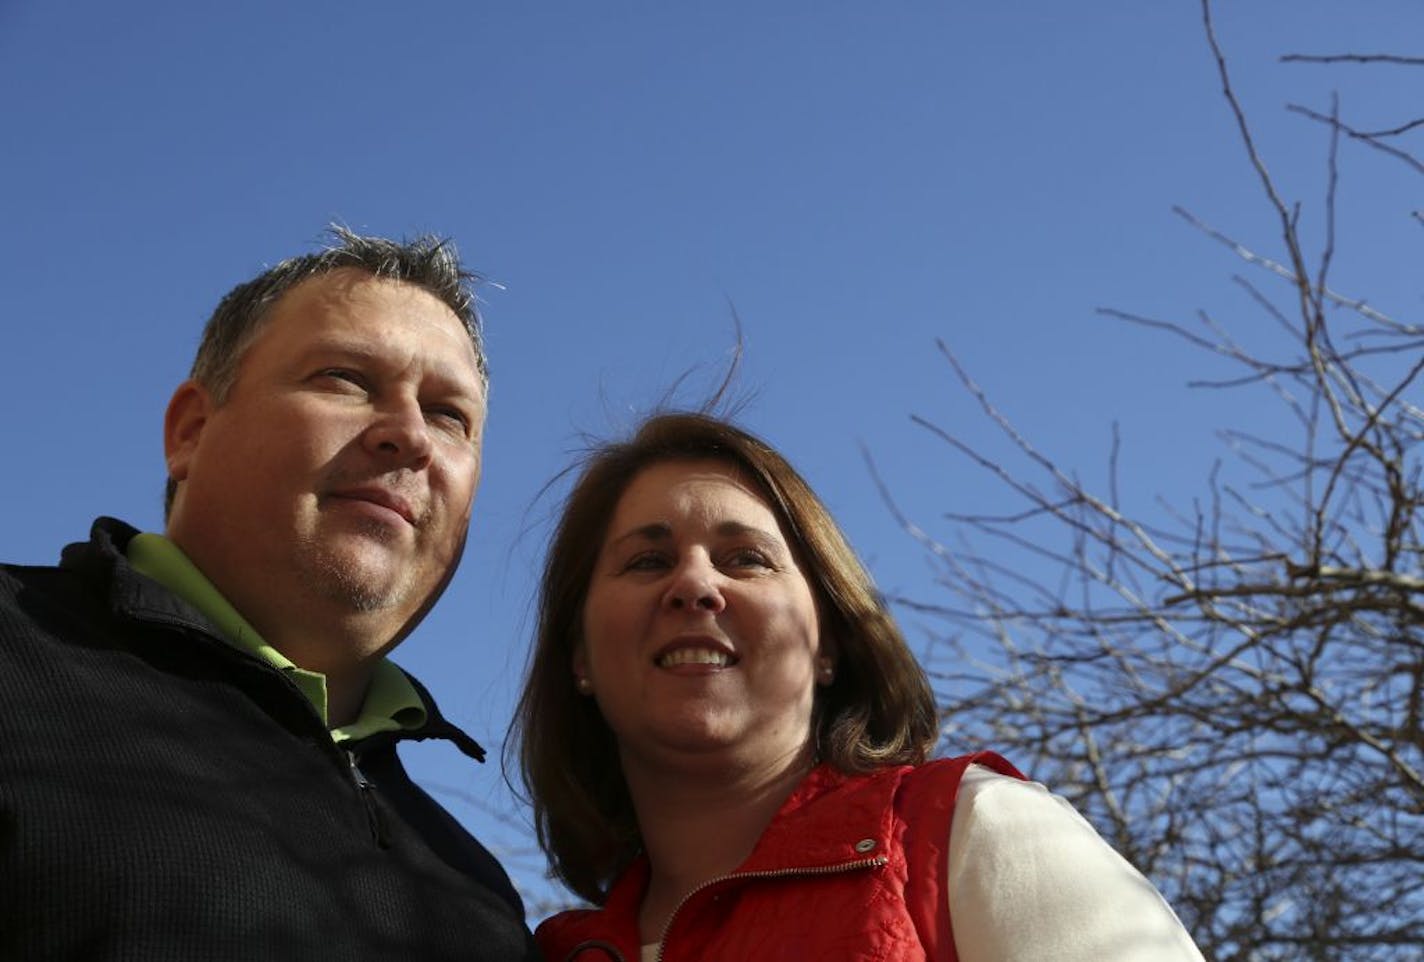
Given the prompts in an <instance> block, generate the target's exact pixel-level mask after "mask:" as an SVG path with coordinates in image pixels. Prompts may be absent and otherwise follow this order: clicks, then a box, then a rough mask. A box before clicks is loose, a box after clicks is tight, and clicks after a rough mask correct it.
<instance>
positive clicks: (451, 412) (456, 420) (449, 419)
mask: <svg viewBox="0 0 1424 962" xmlns="http://www.w3.org/2000/svg"><path fill="white" fill-rule="evenodd" d="M426 414H427V415H429V417H430V418H431V419H432V420H437V421H439V422H441V423H442V424H445V425H448V426H449V427H450V428H451V429H453V430H457V431H459V432H460V433H461V434H466V433H468V431H469V429H470V419H469V418H468V417H466V416H465V412H464V411H461V410H460V409H459V408H451V407H433V408H427V409H426Z"/></svg>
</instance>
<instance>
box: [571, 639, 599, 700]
mask: <svg viewBox="0 0 1424 962" xmlns="http://www.w3.org/2000/svg"><path fill="white" fill-rule="evenodd" d="M570 663H571V667H572V668H573V673H574V687H575V688H577V689H578V690H579V694H581V695H592V694H593V681H592V679H590V678H589V677H588V658H587V657H586V656H585V653H584V649H583V644H582V643H579V645H578V646H576V647H575V648H574V656H573V658H572V659H571V660H570Z"/></svg>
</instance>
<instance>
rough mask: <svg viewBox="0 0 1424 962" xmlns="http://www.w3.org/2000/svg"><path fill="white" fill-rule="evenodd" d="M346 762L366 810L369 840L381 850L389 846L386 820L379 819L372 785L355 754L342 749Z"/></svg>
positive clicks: (379, 810) (379, 813)
mask: <svg viewBox="0 0 1424 962" xmlns="http://www.w3.org/2000/svg"><path fill="white" fill-rule="evenodd" d="M344 751H345V752H346V760H347V761H348V762H349V763H350V765H351V780H352V781H354V782H355V783H356V790H357V793H358V794H359V795H360V796H361V802H362V804H363V805H364V806H365V808H366V825H367V827H368V828H370V830H371V838H372V839H373V840H374V841H375V843H376V844H377V845H379V846H380V847H381V848H386V847H387V846H388V845H389V844H390V839H389V838H387V837H386V820H385V819H384V818H382V817H381V809H380V807H379V805H377V803H376V797H375V792H374V791H373V789H374V788H375V786H374V785H372V784H371V780H370V779H369V778H367V777H366V773H365V772H363V771H361V766H360V764H359V763H358V762H357V760H356V753H355V752H353V751H351V750H349V749H344Z"/></svg>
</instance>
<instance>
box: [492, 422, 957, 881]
mask: <svg viewBox="0 0 1424 962" xmlns="http://www.w3.org/2000/svg"><path fill="white" fill-rule="evenodd" d="M701 459H711V460H718V461H724V462H726V463H727V464H729V465H732V466H735V467H736V468H738V469H739V470H741V471H743V472H745V474H746V476H747V477H748V478H749V479H751V480H752V481H754V482H755V483H756V485H757V487H758V488H760V490H761V494H762V496H763V497H764V498H765V499H766V501H767V504H768V505H769V506H770V507H771V509H772V511H773V513H774V514H775V515H776V517H777V520H778V521H779V522H780V523H781V525H782V527H783V529H784V531H785V534H786V536H787V538H789V539H790V541H791V548H792V550H793V551H794V552H795V553H796V556H797V560H798V562H799V563H800V564H801V567H802V571H803V573H804V574H805V576H806V579H807V581H808V582H809V583H810V584H811V587H812V590H813V591H814V592H815V595H816V603H817V606H818V610H819V612H820V616H821V625H822V631H823V632H825V633H826V634H827V636H828V637H830V638H832V639H834V642H835V646H836V652H837V655H838V658H837V668H836V677H835V681H834V682H833V683H832V684H831V685H830V686H828V687H825V688H821V689H819V690H818V692H817V696H816V713H815V719H814V724H815V728H816V730H815V738H816V747H817V752H818V754H819V756H820V759H821V760H822V761H823V762H829V763H830V764H832V765H834V766H835V767H836V768H839V769H840V770H842V771H845V772H865V771H869V770H871V769H874V768H877V767H880V766H883V765H896V764H912V765H913V764H919V763H920V762H922V761H924V760H925V757H926V756H927V754H928V753H929V750H930V749H931V748H932V747H933V746H934V743H935V741H936V737H937V724H936V715H935V704H934V695H933V693H932V692H931V691H930V686H929V681H928V679H927V678H926V677H925V673H924V670H923V669H922V668H921V667H920V665H919V663H918V662H916V661H915V658H914V656H913V655H912V654H911V653H910V650H909V648H908V647H907V646H906V645H905V641H904V639H903V638H902V637H901V635H900V630H899V628H898V627H897V626H896V624H895V622H894V620H893V619H892V618H891V617H890V614H889V612H888V611H886V609H885V606H884V604H883V602H882V601H881V600H880V598H879V596H878V595H877V593H876V591H875V588H874V586H873V584H872V583H871V580H870V576H869V575H868V574H867V573H866V571H865V568H864V566H862V565H861V563H860V561H859V559H857V558H856V556H855V553H854V552H853V551H852V550H851V548H850V545H849V544H847V542H846V539H845V536H844V535H843V534H841V531H840V528H839V527H838V526H837V525H836V523H835V521H834V520H832V518H831V516H830V513H829V512H827V511H826V508H825V505H823V504H822V503H821V501H820V499H819V498H817V497H816V495H815V493H814V492H813V491H812V490H811V488H810V486H809V485H807V484H806V482H805V480H804V479H802V477H801V475H800V474H798V473H797V472H796V469H795V468H793V467H791V465H790V464H789V463H788V462H787V461H786V459H785V458H783V457H782V456H781V455H780V454H778V453H777V452H776V451H775V450H774V449H772V448H771V447H770V446H769V445H767V444H766V443H765V442H763V441H761V440H760V439H758V438H756V437H754V436H753V435H751V434H749V433H747V432H746V431H743V430H741V429H740V428H738V427H735V426H733V425H732V424H730V423H728V422H726V421H724V420H721V419H719V418H715V417H711V416H709V415H706V414H692V413H668V414H659V415H655V416H653V417H651V418H649V419H647V420H646V421H644V422H643V424H642V425H641V426H640V427H639V428H638V430H637V431H636V432H635V433H634V435H633V437H632V438H631V439H629V440H627V441H622V442H613V443H609V444H605V445H602V446H600V447H598V448H595V449H594V450H593V451H592V452H591V453H590V454H589V455H588V456H587V457H586V458H585V460H584V461H583V467H582V471H581V472H580V474H579V476H578V479H577V480H576V481H575V482H574V486H573V489H572V491H571V492H570V493H569V496H568V499H567V501H566V502H565V504H564V511H563V515H562V517H561V519H560V521H559V526H558V529H557V530H556V532H555V534H554V539H553V542H552V543H551V544H550V546H549V553H548V556H547V558H546V559H545V563H544V575H543V579H542V582H541V586H540V594H539V605H538V612H539V622H538V633H537V636H536V638H535V642H534V649H533V652H532V653H531V655H530V662H529V671H528V676H527V678H526V680H525V684H524V692H523V694H522V695H521V696H520V700H519V706H518V709H517V710H516V713H515V718H514V723H513V726H512V734H514V735H515V736H516V737H517V741H518V745H519V760H520V766H521V773H522V776H523V782H524V787H525V789H526V791H527V792H528V795H529V798H530V800H531V801H532V803H533V806H534V822H535V827H536V828H537V830H538V834H539V844H540V845H541V846H542V847H543V849H544V851H545V852H546V853H547V854H548V856H549V858H550V859H551V861H552V863H553V869H554V873H555V874H556V875H557V876H558V877H559V878H560V879H562V880H563V882H564V883H565V884H566V885H567V886H568V887H569V888H570V889H572V890H573V891H574V892H575V893H576V894H578V895H579V896H581V897H583V898H585V899H587V900H588V901H590V902H593V903H595V904H602V902H603V900H604V898H605V897H606V895H607V893H608V888H609V886H610V885H611V884H612V882H613V880H614V879H615V878H616V877H617V875H618V873H619V872H620V871H622V869H623V868H624V867H626V866H627V864H628V863H629V862H630V861H631V860H632V859H633V857H634V856H635V855H637V853H638V851H639V849H640V848H641V843H640V841H639V836H638V825H637V821H636V818H635V816H634V811H633V803H632V800H631V799H630V798H629V796H628V790H627V786H626V784H625V783H624V779H623V771H622V767H621V765H620V763H619V755H618V745H617V743H616V741H615V739H614V736H613V733H612V732H611V731H610V730H609V728H608V726H607V724H605V722H604V721H603V717H602V716H601V715H600V714H599V711H598V706H597V704H596V703H595V701H594V700H593V699H592V698H589V697H586V696H584V695H581V694H580V693H579V692H578V691H577V690H576V689H575V687H574V675H573V667H572V666H573V655H574V650H575V648H576V646H577V645H578V644H579V642H580V639H581V635H582V629H583V608H584V601H585V599H586V597H587V594H588V587H589V583H590V581H591V580H592V577H593V570H594V565H595V563H596V561H597V559H598V555H599V552H600V551H601V550H602V547H603V541H604V537H605V535H606V533H607V526H608V522H609V519H610V518H612V516H613V512H614V509H615V508H616V506H617V504H618V501H619V499H620V498H622V496H623V492H624V491H625V490H626V489H627V488H628V485H629V484H630V483H631V482H632V481H633V479H634V478H635V477H636V476H637V475H638V474H639V473H640V472H641V471H643V470H644V469H645V468H647V467H649V466H651V465H653V464H658V463H662V462H666V461H681V460H701ZM513 741H514V740H511V744H512V743H513Z"/></svg>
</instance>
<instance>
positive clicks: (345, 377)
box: [316, 367, 366, 388]
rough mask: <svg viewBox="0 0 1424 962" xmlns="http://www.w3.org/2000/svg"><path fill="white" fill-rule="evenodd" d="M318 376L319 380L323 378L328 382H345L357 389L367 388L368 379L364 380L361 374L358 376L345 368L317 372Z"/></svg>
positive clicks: (325, 369)
mask: <svg viewBox="0 0 1424 962" xmlns="http://www.w3.org/2000/svg"><path fill="white" fill-rule="evenodd" d="M316 376H317V377H318V378H322V379H326V380H331V381H343V382H345V383H347V384H351V385H354V386H356V387H361V388H363V387H365V386H366V379H365V378H363V377H362V376H361V375H360V374H358V373H357V372H355V371H352V370H349V369H347V368H344V367H328V368H323V369H321V370H320V371H317V372H316Z"/></svg>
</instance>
